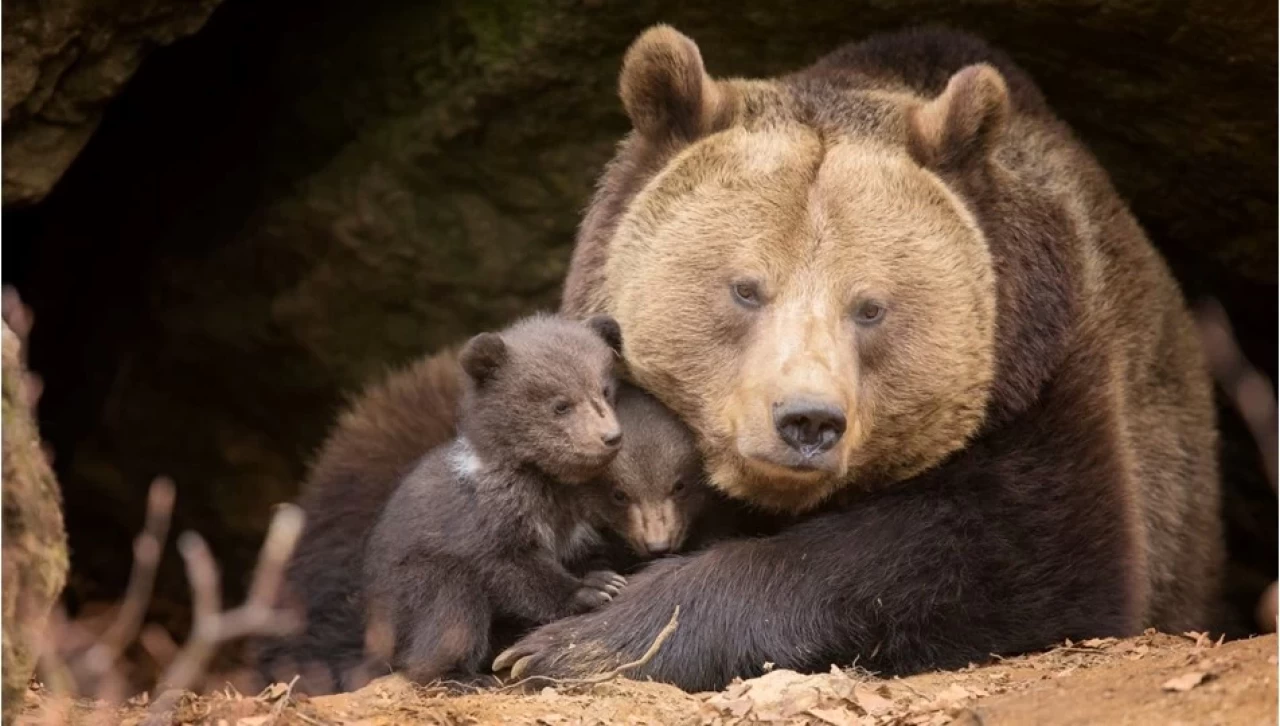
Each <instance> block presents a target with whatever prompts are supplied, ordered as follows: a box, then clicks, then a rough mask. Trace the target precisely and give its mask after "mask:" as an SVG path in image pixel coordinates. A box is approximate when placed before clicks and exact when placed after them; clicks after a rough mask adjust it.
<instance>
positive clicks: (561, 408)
mask: <svg viewBox="0 0 1280 726" xmlns="http://www.w3.org/2000/svg"><path fill="white" fill-rule="evenodd" d="M551 410H553V411H555V412H556V415H557V416H563V415H565V414H566V413H569V412H570V411H572V410H573V404H572V403H570V402H569V401H568V400H567V399H564V398H562V399H560V400H558V401H556V402H555V405H553V406H552V407H551Z"/></svg>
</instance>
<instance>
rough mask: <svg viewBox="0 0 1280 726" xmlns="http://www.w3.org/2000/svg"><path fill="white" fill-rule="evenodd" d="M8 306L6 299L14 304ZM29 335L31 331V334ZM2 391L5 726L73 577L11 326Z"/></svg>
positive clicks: (2, 332) (6, 331) (1, 331)
mask: <svg viewBox="0 0 1280 726" xmlns="http://www.w3.org/2000/svg"><path fill="white" fill-rule="evenodd" d="M7 304H8V301H6V305H7ZM24 333H25V331H24ZM0 336H2V337H3V341H4V360H3V373H2V374H0V375H2V377H3V387H2V393H3V397H2V400H0V406H2V407H3V427H4V434H3V449H4V452H3V453H4V457H3V458H4V474H3V475H4V480H3V481H4V506H3V511H4V515H3V528H4V547H3V584H2V585H0V592H2V593H3V594H2V595H0V600H3V617H4V619H3V624H4V638H3V641H4V642H3V648H0V650H3V663H0V670H3V672H4V676H3V680H4V689H3V692H0V701H2V702H3V704H4V712H3V719H4V723H6V724H8V723H10V722H11V720H12V718H13V716H14V714H16V713H17V712H18V710H19V709H20V708H21V706H22V699H23V694H24V693H25V692H26V690H27V680H28V679H29V678H31V674H32V672H33V671H34V669H35V660H36V655H37V652H38V650H39V645H40V644H39V642H38V641H37V640H36V638H37V637H39V634H42V633H43V632H44V630H45V623H46V621H47V618H48V615H49V611H50V608H51V607H52V606H53V604H54V601H55V600H56V599H57V597H58V595H59V594H61V592H62V587H63V585H64V584H65V583H66V578H67V535H66V531H65V530H64V529H63V522H62V509H61V504H62V501H61V497H60V495H59V491H58V482H57V481H56V480H55V479H54V477H53V472H52V471H51V470H50V468H49V463H48V460H47V458H46V457H45V453H44V451H43V450H42V448H41V443H40V433H39V431H38V430H37V428H36V424H35V421H34V420H33V414H34V411H33V404H34V400H33V396H34V394H35V384H34V381H33V380H32V379H30V378H28V376H27V373H26V367H25V365H24V363H23V354H22V341H21V340H20V339H19V337H18V335H17V334H16V333H15V332H14V331H13V330H10V328H9V325H8V322H7V321H6V323H5V324H4V325H3V327H2V328H0Z"/></svg>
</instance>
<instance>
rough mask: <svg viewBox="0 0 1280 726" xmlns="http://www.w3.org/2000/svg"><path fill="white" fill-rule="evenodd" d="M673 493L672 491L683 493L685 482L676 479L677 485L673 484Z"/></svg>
mask: <svg viewBox="0 0 1280 726" xmlns="http://www.w3.org/2000/svg"><path fill="white" fill-rule="evenodd" d="M671 491H672V492H682V491H684V481H683V480H681V479H676V483H675V484H673V485H671Z"/></svg>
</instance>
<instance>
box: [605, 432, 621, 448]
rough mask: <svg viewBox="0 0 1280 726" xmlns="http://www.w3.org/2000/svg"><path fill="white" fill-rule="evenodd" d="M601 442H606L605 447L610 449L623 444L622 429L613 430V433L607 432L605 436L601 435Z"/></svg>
mask: <svg viewBox="0 0 1280 726" xmlns="http://www.w3.org/2000/svg"><path fill="white" fill-rule="evenodd" d="M600 440H601V441H603V442H604V445H605V446H608V447H609V448H611V449H612V448H613V447H615V446H617V445H618V444H621V443H622V429H613V430H612V431H606V432H604V433H603V434H600Z"/></svg>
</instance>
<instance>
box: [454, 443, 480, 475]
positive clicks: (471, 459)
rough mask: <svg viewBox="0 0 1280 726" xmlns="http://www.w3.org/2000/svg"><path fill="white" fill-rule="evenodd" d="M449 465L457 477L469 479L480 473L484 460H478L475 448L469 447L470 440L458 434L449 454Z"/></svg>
mask: <svg viewBox="0 0 1280 726" xmlns="http://www.w3.org/2000/svg"><path fill="white" fill-rule="evenodd" d="M449 467H450V468H451V469H453V473H454V474H455V475H457V476H458V477H461V478H463V479H470V478H472V477H474V476H475V475H476V474H479V473H480V470H481V469H483V468H484V462H483V461H481V460H480V456H479V455H478V454H477V453H476V450H475V449H473V448H471V442H470V441H467V440H466V438H465V437H462V436H459V437H458V440H457V442H455V443H454V445H453V451H452V452H450V454H449Z"/></svg>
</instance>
